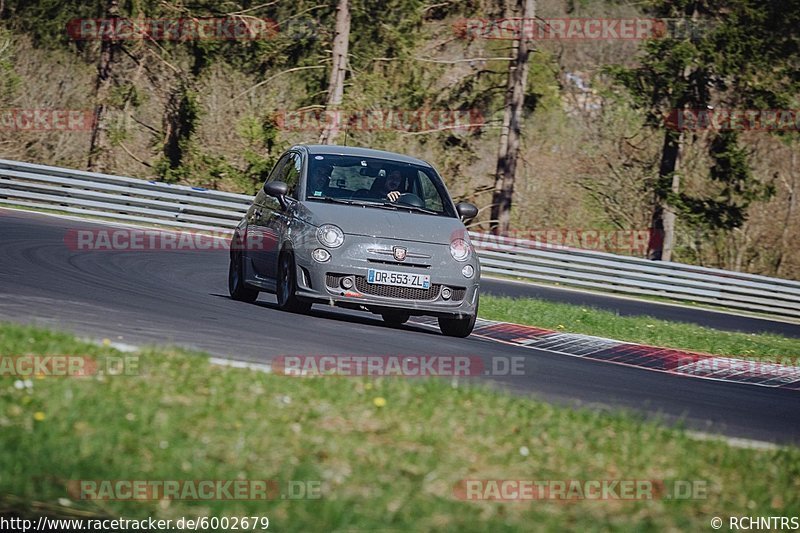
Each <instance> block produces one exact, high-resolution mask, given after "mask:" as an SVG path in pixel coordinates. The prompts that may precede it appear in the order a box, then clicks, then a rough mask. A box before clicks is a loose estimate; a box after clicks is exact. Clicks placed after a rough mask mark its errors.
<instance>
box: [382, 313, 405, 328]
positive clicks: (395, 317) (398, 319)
mask: <svg viewBox="0 0 800 533" xmlns="http://www.w3.org/2000/svg"><path fill="white" fill-rule="evenodd" d="M381 316H382V317H383V321H384V322H386V324H388V325H389V326H402V325H403V324H405V323H406V322H408V319H409V318H411V315H410V314H409V313H404V312H402V311H385V312H383V313H381Z"/></svg>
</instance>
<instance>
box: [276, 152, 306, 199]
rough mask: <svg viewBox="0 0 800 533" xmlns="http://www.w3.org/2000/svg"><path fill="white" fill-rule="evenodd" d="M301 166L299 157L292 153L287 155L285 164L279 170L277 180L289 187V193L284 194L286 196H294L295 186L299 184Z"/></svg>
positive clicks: (301, 162) (301, 161)
mask: <svg viewBox="0 0 800 533" xmlns="http://www.w3.org/2000/svg"><path fill="white" fill-rule="evenodd" d="M302 165H303V160H302V159H301V157H300V155H299V154H296V153H292V154H289V158H288V159H287V161H286V164H285V165H284V166H283V167H282V168H281V170H280V172H278V176H279V177H278V178H277V179H278V180H280V181H282V182H284V183H285V184H286V185H288V186H289V192H287V193H286V195H287V196H294V193H295V190H296V189H297V184H298V183H299V182H300V170H301V168H302Z"/></svg>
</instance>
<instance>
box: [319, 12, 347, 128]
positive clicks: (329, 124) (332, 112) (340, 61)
mask: <svg viewBox="0 0 800 533" xmlns="http://www.w3.org/2000/svg"><path fill="white" fill-rule="evenodd" d="M347 2H348V0H339V5H338V6H337V7H336V33H335V36H334V38H333V63H332V65H331V76H330V79H329V80H328V101H327V103H326V105H325V110H326V111H327V114H326V117H327V120H325V122H324V123H325V126H324V128H323V129H322V133H321V134H320V136H319V142H320V143H321V144H335V143H336V137H337V136H338V135H339V126H340V123H339V120H338V114H337V113H336V112H337V111H338V110H339V106H341V105H342V98H343V97H344V77H345V74H346V73H347V53H348V49H349V45H350V6H349V5H348V3H347Z"/></svg>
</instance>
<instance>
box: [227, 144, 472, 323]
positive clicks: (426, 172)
mask: <svg viewBox="0 0 800 533" xmlns="http://www.w3.org/2000/svg"><path fill="white" fill-rule="evenodd" d="M476 215H477V208H476V207H475V206H474V205H472V204H468V203H460V204H458V205H454V204H453V201H452V200H451V199H450V196H449V195H448V193H447V189H446V188H445V186H444V183H443V181H442V179H441V177H440V176H439V174H438V173H437V172H436V170H435V169H434V168H433V167H432V166H431V165H430V164H428V163H427V162H425V161H422V160H420V159H415V158H412V157H408V156H404V155H400V154H395V153H391V152H384V151H379V150H371V149H367V148H356V147H347V146H327V145H298V146H293V147H292V148H291V149H289V150H287V151H286V153H284V154H283V155H282V156H281V158H280V159H279V160H278V162H277V164H276V165H275V167H274V168H273V169H272V172H270V175H269V177H268V178H267V180H266V182H265V183H264V186H263V188H262V190H260V191H259V192H258V194H256V196H255V198H254V200H253V204H252V205H251V206H250V208H249V209H248V210H247V213H246V215H245V216H244V217H243V218H242V220H241V222H240V223H239V224H238V226H237V227H236V230H235V233H234V236H233V239H232V241H231V247H230V249H231V253H230V268H229V274H228V288H229V291H230V294H231V297H232V298H234V299H235V300H240V301H245V302H254V301H255V300H256V298H258V293H259V292H260V291H265V292H270V293H275V294H276V296H277V300H278V306H279V307H280V308H281V309H283V310H286V311H291V312H298V313H305V312H308V310H309V309H310V308H311V305H312V304H314V303H324V304H330V305H335V306H339V307H346V308H353V309H361V310H367V311H371V312H373V313H377V314H380V315H381V316H382V317H383V319H384V321H385V322H386V323H388V324H389V325H392V326H397V325H400V324H403V323H405V322H406V321H407V320H408V319H409V317H411V316H418V315H429V316H434V317H437V318H438V322H439V327H440V329H441V331H442V333H444V334H445V335H450V336H455V337H466V336H468V335H469V334H470V333H471V332H472V329H473V327H474V326H475V317H476V315H477V313H478V288H479V285H480V264H479V262H478V258H477V255H476V253H475V251H474V249H473V247H472V244H471V243H470V240H469V235H468V234H467V231H466V229H465V227H464V224H463V222H462V221H464V220H469V219H471V218H474V217H475V216H476Z"/></svg>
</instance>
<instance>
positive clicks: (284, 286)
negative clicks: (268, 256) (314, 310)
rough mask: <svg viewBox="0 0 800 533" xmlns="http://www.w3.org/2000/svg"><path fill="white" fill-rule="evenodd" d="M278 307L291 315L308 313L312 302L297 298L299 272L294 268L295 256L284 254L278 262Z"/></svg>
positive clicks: (288, 253) (289, 253)
mask: <svg viewBox="0 0 800 533" xmlns="http://www.w3.org/2000/svg"><path fill="white" fill-rule="evenodd" d="M275 292H276V296H277V297H278V307H279V308H280V309H281V310H283V311H288V312H290V313H308V312H309V311H310V310H311V302H306V301H304V300H301V299H300V298H298V297H297V295H296V292H297V272H296V270H295V266H294V255H292V253H291V252H284V253H282V254H281V257H280V259H279V260H278V286H277V287H276V291H275Z"/></svg>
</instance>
